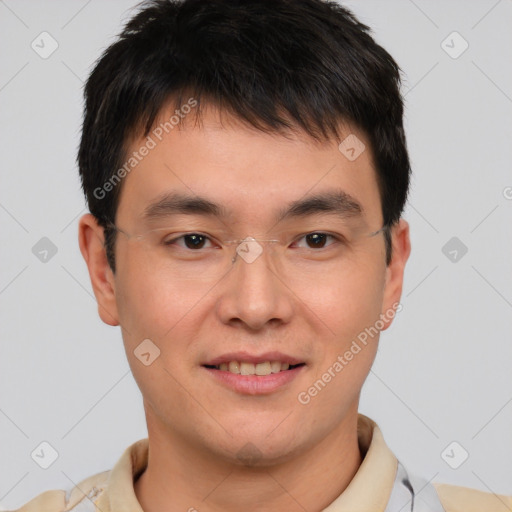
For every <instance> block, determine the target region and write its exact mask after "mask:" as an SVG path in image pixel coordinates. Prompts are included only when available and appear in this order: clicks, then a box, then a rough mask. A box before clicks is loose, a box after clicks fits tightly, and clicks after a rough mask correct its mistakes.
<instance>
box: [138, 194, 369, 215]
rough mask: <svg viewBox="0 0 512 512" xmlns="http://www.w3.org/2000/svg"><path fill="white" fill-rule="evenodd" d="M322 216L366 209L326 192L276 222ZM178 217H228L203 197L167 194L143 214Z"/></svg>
mask: <svg viewBox="0 0 512 512" xmlns="http://www.w3.org/2000/svg"><path fill="white" fill-rule="evenodd" d="M319 213H326V214H334V215H339V216H341V217H343V218H347V217H356V216H361V215H362V213H363V207H362V206H361V204H360V203H359V202H358V201H357V200H356V199H355V198H354V197H353V196H351V195H350V194H348V193H346V192H344V191H343V190H336V191H326V192H323V193H318V194H315V195H313V196H307V197H305V198H301V199H298V200H296V201H292V202H291V203H290V204H288V205H287V206H286V207H284V208H281V209H280V210H279V211H278V213H277V221H278V222H280V221H282V220H285V219H290V218H296V217H306V216H310V215H317V214H319ZM175 214H188V215H202V216H207V217H221V218H226V217H228V216H229V212H228V211H227V210H226V208H225V207H224V206H222V205H220V204H217V203H214V202H212V201H210V200H209V199H206V198H204V197H200V196H191V195H187V194H180V193H167V194H164V195H163V196H161V197H159V198H158V199H157V200H156V201H155V202H153V203H151V204H150V205H148V206H147V207H146V208H145V209H144V211H143V213H142V218H143V219H144V220H146V221H152V220H158V219H161V218H165V217H169V216H171V215H175Z"/></svg>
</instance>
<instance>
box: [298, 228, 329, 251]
mask: <svg viewBox="0 0 512 512" xmlns="http://www.w3.org/2000/svg"><path fill="white" fill-rule="evenodd" d="M333 241H334V242H335V241H337V238H336V237H335V236H334V235H329V234H328V233H321V232H315V233H308V234H307V235H304V236H303V237H301V238H299V239H298V241H297V242H295V245H297V246H298V247H306V248H308V249H323V248H324V247H326V246H329V245H332V242H333ZM329 242H331V243H329Z"/></svg>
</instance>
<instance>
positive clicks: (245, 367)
mask: <svg viewBox="0 0 512 512" xmlns="http://www.w3.org/2000/svg"><path fill="white" fill-rule="evenodd" d="M203 366H204V367H205V368H208V369H210V370H218V371H221V372H228V373H232V374H235V375H243V376H245V375H256V376H259V377H265V376H267V375H271V374H274V373H281V372H288V371H291V370H294V369H295V368H299V367H301V366H305V363H297V364H290V363H288V362H281V361H262V362H259V363H252V362H250V361H229V362H222V363H219V364H205V365H203Z"/></svg>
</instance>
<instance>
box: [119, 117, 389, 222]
mask: <svg viewBox="0 0 512 512" xmlns="http://www.w3.org/2000/svg"><path fill="white" fill-rule="evenodd" d="M180 114H181V115H180V118H181V119H178V115H177V114H176V113H175V111H174V110H171V109H169V108H167V109H163V110H162V112H161V113H160V115H159V116H158V118H157V121H156V123H155V125H154V127H153V129H152V130H151V131H150V133H149V135H148V137H140V138H139V139H137V140H132V141H130V143H129V145H128V147H127V152H126V153H127V154H126V159H127V161H128V160H129V159H132V163H135V161H136V165H134V166H133V167H132V168H131V169H130V171H129V172H127V173H126V176H125V177H124V178H123V183H122V192H121V194H120V201H119V206H118V210H117V218H118V219H119V218H121V219H127V220H136V219H138V218H140V217H141V216H142V215H143V213H144V212H145V211H147V209H148V207H150V206H151V205H152V204H154V203H155V202H158V200H159V199H160V198H162V196H164V195H166V194H173V193H177V194H181V195H188V196H198V197H201V198H206V199H209V200H210V201H211V202H212V203H215V204H218V205H220V206H221V207H222V211H223V212H225V213H227V214H231V216H232V218H233V219H234V220H237V221H241V220H249V219H252V220H253V221H263V220H264V219H265V218H268V219H270V217H271V216H272V215H273V216H275V215H277V214H278V213H279V212H281V213H282V206H283V204H289V203H292V202H294V201H297V200H299V199H301V198H307V197H309V196H315V195H318V193H320V192H329V191H332V192H337V193H338V192H340V191H341V192H342V193H345V194H346V195H347V196H349V198H350V199H354V201H355V202H357V203H359V204H360V205H361V207H362V208H361V209H362V211H363V213H364V215H365V216H367V217H369V220H370V221H371V220H372V218H373V219H374V220H375V222H377V223H378V219H380V218H381V208H380V195H379V190H378V185H377V179H376V173H375V169H374V165H373V161H372V155H371V151H370V148H369V145H368V142H367V140H366V137H365V135H364V134H363V133H362V132H361V131H360V130H358V129H356V128H354V127H351V126H348V125H347V126H345V127H344V128H343V136H342V138H341V139H340V140H339V141H336V140H330V141H327V142H319V141H317V140H315V139H313V138H311V137H310V136H309V135H307V134H306V133H305V132H301V131H297V132H294V133H292V132H290V133H287V134H286V136H284V135H282V134H279V133H266V132H263V131H261V130H257V129H256V128H254V127H250V126H248V125H246V124H244V123H243V122H241V121H240V120H238V119H237V118H235V117H233V116H231V115H228V114H227V113H225V112H221V111H219V110H218V109H215V108H207V109H204V108H203V110H202V111H201V117H200V122H199V123H198V122H196V121H197V119H196V118H195V115H190V116H189V118H188V119H187V116H186V115H184V112H183V111H182V112H181V113H180ZM173 116H174V117H173ZM343 140H346V142H344V143H342V145H341V150H340V146H339V144H340V142H342V141H343ZM144 148H146V149H144ZM347 150H348V152H347ZM352 150H353V151H352ZM356 152H357V153H359V152H360V154H359V155H358V156H357V158H355V159H354V158H353V156H354V153H356Z"/></svg>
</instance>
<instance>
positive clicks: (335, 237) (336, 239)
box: [163, 231, 344, 251]
mask: <svg viewBox="0 0 512 512" xmlns="http://www.w3.org/2000/svg"><path fill="white" fill-rule="evenodd" d="M193 235H198V236H201V237H204V238H206V239H207V240H208V241H209V242H210V243H211V238H210V237H209V236H208V235H205V234H204V233H199V232H191V233H185V234H183V235H180V236H178V237H175V238H173V239H171V240H164V242H163V244H164V245H165V246H171V245H174V244H175V242H177V241H178V240H182V239H183V240H184V239H185V237H187V236H193ZM309 235H325V236H327V237H328V240H329V239H330V240H331V243H330V244H328V245H327V246H326V247H330V246H331V245H333V244H334V243H344V238H343V237H342V236H341V235H333V234H331V233H327V232H325V231H311V232H309V233H306V234H304V235H301V236H299V237H298V238H296V239H295V241H294V242H293V243H294V244H295V243H297V242H298V241H300V240H302V239H304V238H306V237H307V236H309ZM180 247H182V248H183V249H188V250H190V251H194V249H190V248H189V247H184V246H180ZM326 247H325V246H324V247H320V248H319V249H325V248H326ZM307 248H308V249H313V250H315V248H314V247H307ZM200 249H204V247H201V248H200ZM200 249H198V251H199V250H200Z"/></svg>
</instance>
